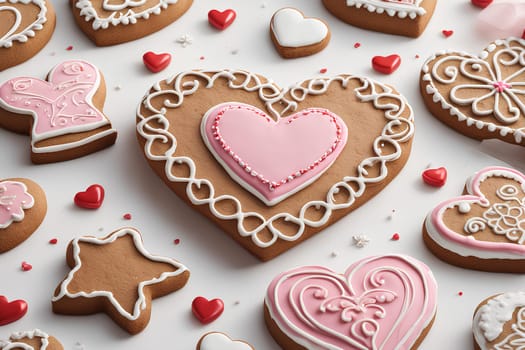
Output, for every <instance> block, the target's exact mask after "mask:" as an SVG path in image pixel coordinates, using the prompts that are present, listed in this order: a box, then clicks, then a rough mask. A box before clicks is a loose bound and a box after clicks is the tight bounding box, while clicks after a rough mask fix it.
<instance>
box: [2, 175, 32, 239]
mask: <svg viewBox="0 0 525 350" xmlns="http://www.w3.org/2000/svg"><path fill="white" fill-rule="evenodd" d="M34 203H35V200H34V198H33V196H31V195H30V194H29V193H28V192H27V187H26V186H25V185H24V184H23V183H21V182H17V181H4V182H0V229H4V228H7V227H8V226H9V225H11V223H13V221H22V220H23V219H24V209H29V208H31V207H33V205H34Z"/></svg>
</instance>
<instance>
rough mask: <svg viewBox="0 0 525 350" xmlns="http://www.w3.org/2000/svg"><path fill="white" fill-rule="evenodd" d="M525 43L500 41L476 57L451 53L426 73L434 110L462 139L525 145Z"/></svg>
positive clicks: (425, 88)
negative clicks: (462, 136) (466, 137)
mask: <svg viewBox="0 0 525 350" xmlns="http://www.w3.org/2000/svg"><path fill="white" fill-rule="evenodd" d="M524 52H525V40H522V39H517V38H510V39H507V40H497V41H495V42H494V43H492V44H490V45H489V46H487V48H486V49H485V50H484V51H483V52H482V53H481V55H479V57H476V56H474V55H470V54H467V53H461V52H452V51H445V52H441V53H437V54H435V55H434V56H432V57H430V58H429V59H428V60H427V61H426V62H425V64H424V65H423V69H422V71H421V80H420V85H421V94H422V96H423V100H424V101H425V104H426V106H427V108H428V109H429V111H430V112H431V113H432V114H433V115H434V116H435V117H436V118H438V119H439V120H441V121H442V122H443V123H445V124H446V125H448V126H450V127H451V128H453V129H455V130H457V131H459V132H461V133H462V134H464V135H466V136H469V137H472V138H475V139H479V140H484V139H492V138H497V139H500V140H503V141H505V142H509V143H515V144H519V145H525V137H524V136H525V118H524V116H525V89H524V87H525V82H524V79H525V58H524Z"/></svg>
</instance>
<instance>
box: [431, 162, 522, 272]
mask: <svg viewBox="0 0 525 350" xmlns="http://www.w3.org/2000/svg"><path fill="white" fill-rule="evenodd" d="M423 238H424V241H425V243H426V245H427V247H428V248H429V249H430V250H431V251H432V252H433V253H434V254H435V255H437V256H438V257H439V258H440V259H442V260H444V261H446V262H449V263H451V264H454V265H458V266H462V267H466V268H470V269H475V270H484V271H496V272H518V273H523V272H525V175H523V174H522V173H520V172H519V171H517V170H514V169H510V168H504V167H487V168H484V169H482V170H480V171H479V172H477V173H476V174H474V175H473V176H472V177H471V178H469V179H468V180H467V183H466V186H465V193H464V195H463V196H460V197H456V198H452V199H449V200H447V201H444V202H442V203H441V204H439V205H438V206H436V207H435V208H434V209H433V210H432V211H431V212H430V213H429V214H428V216H427V218H426V220H425V224H424V226H423Z"/></svg>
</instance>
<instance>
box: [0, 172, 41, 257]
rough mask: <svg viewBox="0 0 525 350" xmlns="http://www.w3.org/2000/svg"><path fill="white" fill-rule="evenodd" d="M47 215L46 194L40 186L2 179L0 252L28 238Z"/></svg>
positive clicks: (0, 193) (0, 194)
mask: <svg viewBox="0 0 525 350" xmlns="http://www.w3.org/2000/svg"><path fill="white" fill-rule="evenodd" d="M46 212H47V201H46V194H45V193H44V190H43V189H42V188H41V187H40V186H39V185H38V184H37V183H35V182H34V181H32V180H29V179H21V178H14V179H5V180H1V179H0V253H3V252H6V251H8V250H10V249H13V248H14V247H16V246H17V245H19V244H20V243H22V242H23V241H25V240H26V239H27V238H29V237H30V236H31V235H32V234H33V232H35V231H36V230H37V228H38V227H39V226H40V224H41V223H42V221H43V220H44V217H45V216H46Z"/></svg>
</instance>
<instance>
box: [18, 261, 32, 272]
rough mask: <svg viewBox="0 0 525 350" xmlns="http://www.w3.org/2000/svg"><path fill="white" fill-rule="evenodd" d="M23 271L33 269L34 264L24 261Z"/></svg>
mask: <svg viewBox="0 0 525 350" xmlns="http://www.w3.org/2000/svg"><path fill="white" fill-rule="evenodd" d="M21 266H22V271H31V269H32V268H33V266H32V265H31V264H29V263H26V262H25V261H22V265H21Z"/></svg>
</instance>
